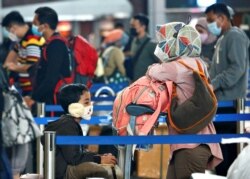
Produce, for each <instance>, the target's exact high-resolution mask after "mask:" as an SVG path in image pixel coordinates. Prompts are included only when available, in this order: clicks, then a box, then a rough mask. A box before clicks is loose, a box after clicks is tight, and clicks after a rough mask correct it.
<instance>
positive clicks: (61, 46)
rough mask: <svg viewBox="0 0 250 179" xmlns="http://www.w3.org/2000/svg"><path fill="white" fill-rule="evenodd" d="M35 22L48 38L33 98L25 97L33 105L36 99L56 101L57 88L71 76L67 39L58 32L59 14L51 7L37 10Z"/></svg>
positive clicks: (47, 101) (52, 102) (48, 102)
mask: <svg viewBox="0 0 250 179" xmlns="http://www.w3.org/2000/svg"><path fill="white" fill-rule="evenodd" d="M33 24H34V25H35V26H36V27H37V29H38V31H39V32H40V33H42V35H43V37H44V38H45V40H46V43H45V45H44V46H43V49H42V57H41V59H40V61H39V63H38V67H37V71H36V77H35V86H34V90H33V92H32V96H31V98H28V97H27V98H25V100H26V102H27V104H28V105H29V106H32V104H34V102H35V101H38V102H45V103H46V104H55V103H56V94H57V93H56V89H57V88H58V89H59V88H60V87H61V86H62V84H65V81H67V78H70V75H71V72H70V56H69V52H68V46H67V42H66V39H64V38H63V37H61V36H60V35H59V33H57V32H56V27H57V24H58V15H57V13H56V11H55V10H53V9H51V8H49V7H40V8H38V9H36V10H35V17H34V19H33Z"/></svg>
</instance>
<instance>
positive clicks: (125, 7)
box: [1, 0, 133, 21]
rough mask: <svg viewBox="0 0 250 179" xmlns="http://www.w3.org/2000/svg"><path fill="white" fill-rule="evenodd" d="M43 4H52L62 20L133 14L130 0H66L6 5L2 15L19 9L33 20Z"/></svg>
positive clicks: (26, 18)
mask: <svg viewBox="0 0 250 179" xmlns="http://www.w3.org/2000/svg"><path fill="white" fill-rule="evenodd" d="M41 6H50V7H52V8H53V9H55V10H56V11H57V12H58V14H59V19H60V20H67V21H86V20H90V21H91V20H94V19H96V18H98V17H101V16H103V15H112V16H114V17H115V18H118V19H123V18H128V17H130V16H131V14H132V11H133V8H132V5H131V4H130V2H129V1H128V0H101V1H100V0H67V1H66V0H64V1H53V2H51V1H50V2H44V3H32V4H26V5H18V6H9V7H4V8H3V10H2V14H1V15H2V17H3V16H4V15H6V14H7V13H9V12H10V11H12V10H17V9H18V10H19V11H20V13H21V14H22V15H23V16H24V17H25V20H26V21H31V20H32V19H33V16H34V11H35V9H37V8H38V7H41Z"/></svg>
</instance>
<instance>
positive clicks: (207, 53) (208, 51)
mask: <svg viewBox="0 0 250 179" xmlns="http://www.w3.org/2000/svg"><path fill="white" fill-rule="evenodd" d="M195 28H196V30H197V31H198V32H199V34H200V37H201V44H202V46H201V58H202V59H203V60H204V61H205V62H206V63H207V64H208V67H209V66H210V64H211V62H212V58H213V54H214V46H215V43H216V40H217V37H216V36H215V35H213V34H211V33H210V32H209V30H208V27H207V20H206V18H205V17H200V18H199V19H198V21H197V24H196V25H195Z"/></svg>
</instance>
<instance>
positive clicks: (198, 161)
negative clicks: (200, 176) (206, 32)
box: [147, 22, 222, 179]
mask: <svg viewBox="0 0 250 179" xmlns="http://www.w3.org/2000/svg"><path fill="white" fill-rule="evenodd" d="M156 36H157V40H158V44H157V47H156V49H155V55H156V56H157V57H158V58H159V59H160V60H161V62H162V63H161V64H153V65H151V66H150V67H149V69H148V71H147V76H148V77H149V78H151V79H152V80H156V81H162V82H165V81H173V82H174V83H175V84H176V92H177V96H178V104H182V103H183V102H185V101H186V100H187V99H188V98H190V97H191V96H192V95H193V92H194V89H195V83H194V78H193V71H192V70H190V69H188V68H187V67H185V66H184V65H182V64H181V63H179V62H178V61H179V60H181V61H182V62H184V63H185V64H186V65H188V66H190V67H191V68H193V69H194V70H197V71H199V68H198V64H197V63H199V64H200V65H201V67H202V70H203V71H204V73H205V74H206V75H207V76H208V73H207V69H206V65H205V63H204V62H203V61H202V59H201V58H200V53H201V38H200V35H199V33H198V32H197V31H196V30H195V29H194V28H193V27H192V26H190V25H186V24H184V23H182V22H172V23H168V24H165V25H162V26H158V27H157V31H156ZM188 117H189V116H187V118H186V119H183V120H188ZM215 133H216V131H215V128H214V125H213V123H212V122H210V123H209V124H208V125H207V126H206V127H205V128H203V129H202V130H201V131H200V132H198V133H197V134H198V135H199V134H215ZM169 134H171V135H180V134H179V133H178V132H177V131H176V130H175V129H174V128H173V127H171V126H169ZM221 161H222V153H221V149H220V146H219V144H216V143H200V144H171V145H170V162H169V167H168V172H167V173H168V174H167V179H186V178H187V179H188V178H190V176H191V174H192V173H195V172H200V173H204V172H205V169H211V168H214V167H215V166H216V165H218V164H219V163H220V162H221Z"/></svg>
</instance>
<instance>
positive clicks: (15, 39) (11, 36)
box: [9, 32, 19, 42]
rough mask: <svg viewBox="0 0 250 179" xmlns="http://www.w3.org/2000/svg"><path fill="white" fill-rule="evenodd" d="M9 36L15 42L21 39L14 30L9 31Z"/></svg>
mask: <svg viewBox="0 0 250 179" xmlns="http://www.w3.org/2000/svg"><path fill="white" fill-rule="evenodd" d="M9 38H10V40H11V41H13V42H18V41H19V39H18V37H17V36H16V34H13V33H12V32H9Z"/></svg>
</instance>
